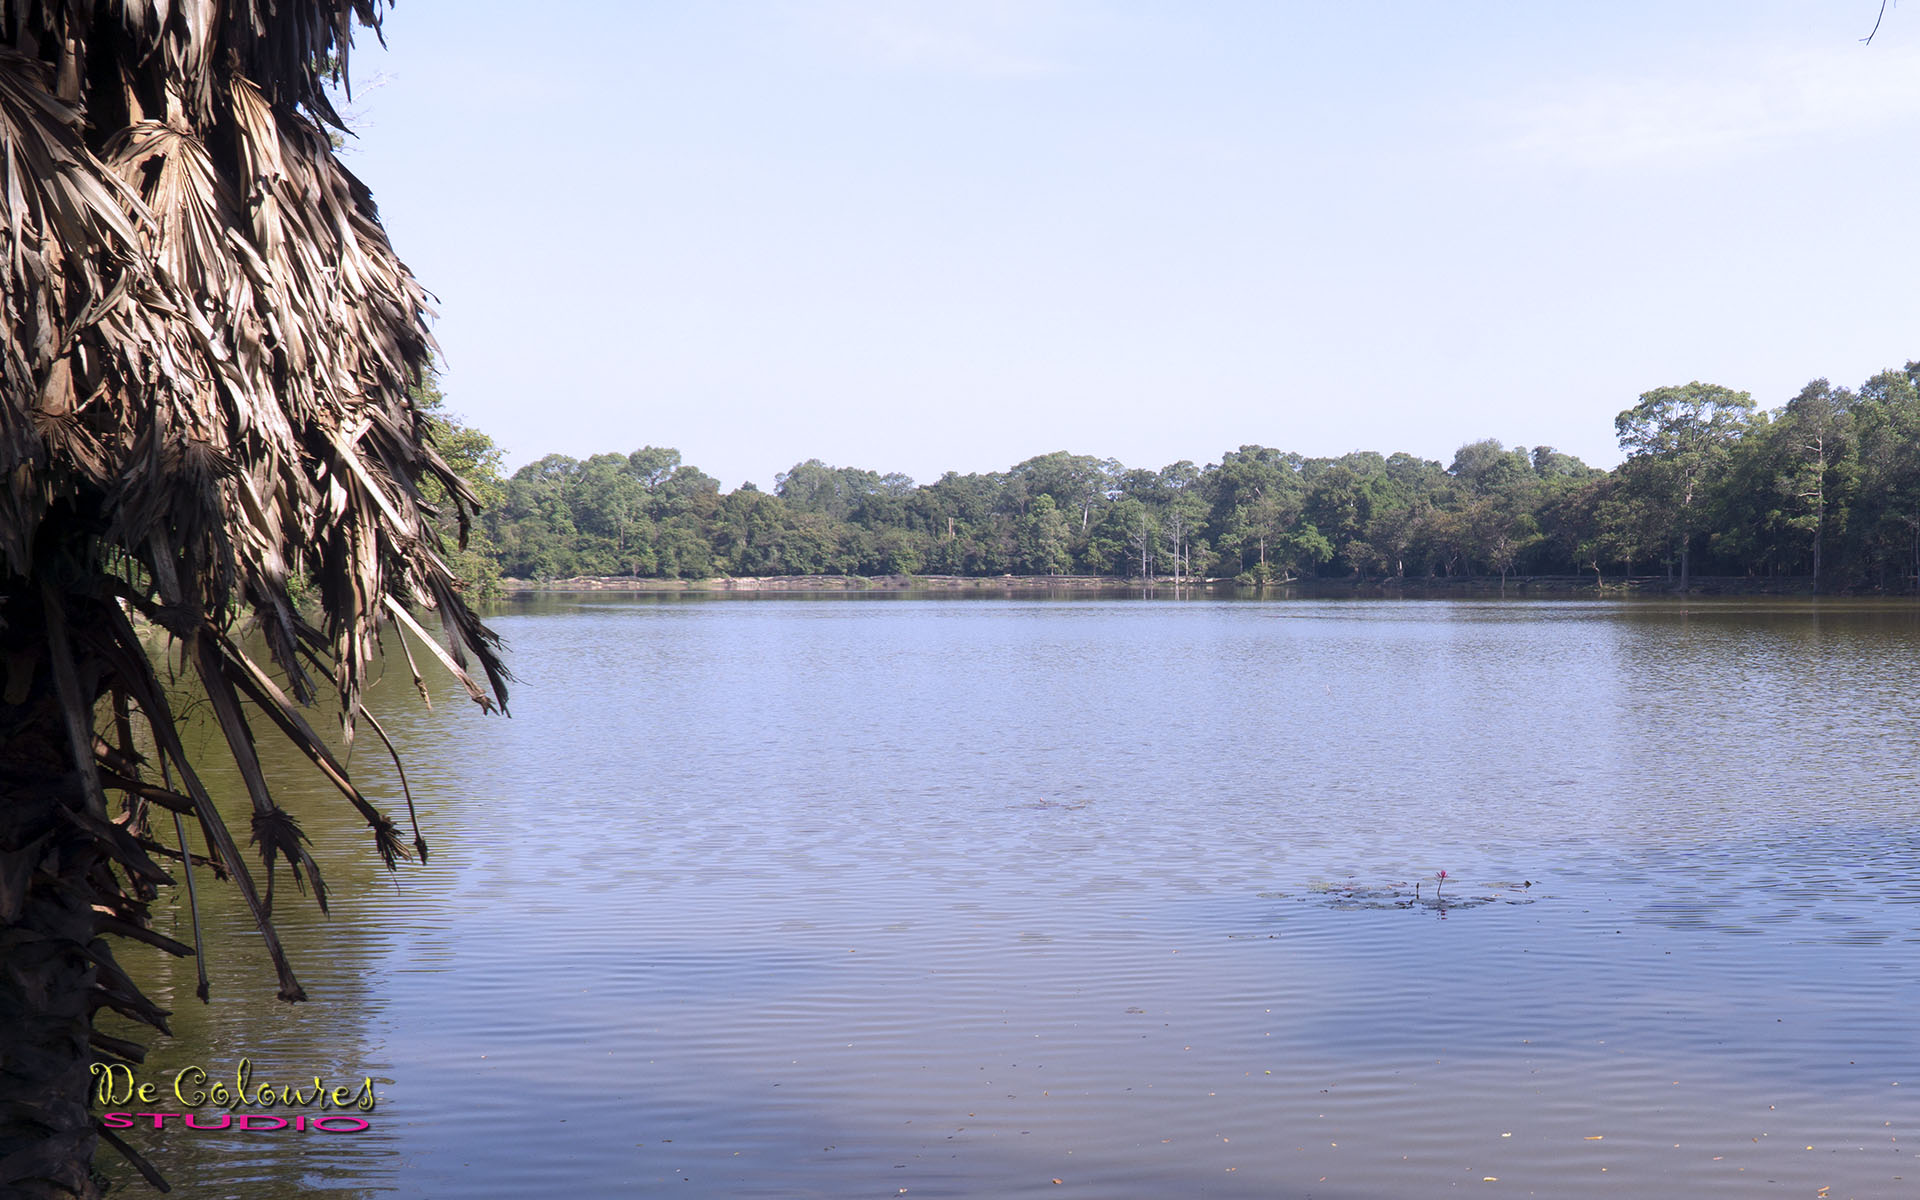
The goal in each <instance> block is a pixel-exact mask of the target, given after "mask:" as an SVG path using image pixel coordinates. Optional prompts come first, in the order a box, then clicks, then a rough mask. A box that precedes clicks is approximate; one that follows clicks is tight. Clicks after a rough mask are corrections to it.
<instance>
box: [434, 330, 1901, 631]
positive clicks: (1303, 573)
mask: <svg viewBox="0 0 1920 1200" xmlns="http://www.w3.org/2000/svg"><path fill="white" fill-rule="evenodd" d="M442 404H443V402H442V399H441V397H440V396H439V395H438V393H437V392H431V391H430V390H429V393H428V394H427V395H425V396H423V397H422V399H421V407H422V408H423V409H425V410H427V411H429V412H431V413H433V414H434V418H433V419H434V421H435V440H436V442H437V443H438V444H439V445H440V448H441V450H442V452H443V453H444V454H445V455H446V456H447V458H448V460H449V461H450V462H452V463H453V464H454V466H455V467H456V469H458V470H460V471H461V472H462V474H464V475H465V476H466V477H467V478H469V479H470V480H472V481H473V482H474V484H475V490H476V492H477V493H478V495H479V498H480V500H481V503H482V505H483V510H482V513H481V515H480V517H479V519H478V520H477V521H476V522H475V523H474V525H473V527H472V529H471V531H470V532H471V540H470V541H469V543H468V545H467V546H466V548H465V549H463V550H460V551H458V552H456V553H454V554H452V555H450V558H451V559H452V561H453V562H454V564H455V566H456V568H457V569H458V570H459V571H460V573H461V575H462V577H463V578H465V579H467V580H468V581H469V583H470V586H471V589H472V592H471V594H477V595H481V596H485V595H491V594H493V593H495V592H498V591H501V590H506V589H508V588H512V589H514V590H522V589H525V588H527V587H529V586H535V585H537V586H540V587H546V588H555V589H562V588H568V587H571V588H572V589H574V590H595V591H598V590H609V589H613V588H619V589H621V590H643V591H673V590H732V591H740V590H828V589H838V590H859V591H871V590H875V589H886V590H902V589H905V588H908V587H910V586H911V587H913V588H918V589H931V590H958V589H963V588H983V587H984V588H994V587H998V588H1020V589H1025V588H1028V587H1044V588H1050V589H1055V590H1062V589H1069V590H1079V589H1085V588H1090V587H1116V586H1118V587H1141V586H1153V587H1163V586H1172V587H1180V588H1185V587H1194V586H1197V587H1201V588H1215V589H1224V588H1228V587H1239V588H1269V587H1286V588H1290V589H1293V591H1294V592H1295V593H1296V594H1314V595H1349V594H1357V593H1367V592H1368V591H1369V590H1371V591H1372V592H1373V593H1376V594H1386V593H1397V594H1421V593H1423V592H1431V593H1434V594H1449V595H1454V594H1463V593H1466V594H1478V593H1480V592H1483V591H1491V592H1493V593H1496V594H1497V593H1499V592H1500V591H1502V590H1503V589H1504V590H1505V591H1506V592H1507V593H1508V594H1515V593H1519V594H1525V593H1529V592H1532V593H1549V592H1551V593H1578V592H1581V591H1585V592H1587V593H1589V594H1592V593H1595V592H1600V593H1606V592H1613V593H1619V592H1649V593H1652V592H1666V591H1675V592H1680V593H1702V592H1717V593H1721V594H1771V595H1781V594H1795V593H1806V594H1821V595H1911V594H1914V593H1915V592H1916V590H1917V589H1916V583H1917V582H1920V362H1910V363H1908V364H1907V365H1906V366H1905V367H1904V368H1901V369H1899V370H1887V371H1882V372H1880V373H1879V374H1877V375H1875V376H1873V377H1872V378H1871V379H1868V380H1866V381H1865V382H1864V383H1862V384H1860V385H1859V386H1858V387H1857V388H1849V387H1840V386H1835V385H1833V384H1831V383H1829V382H1828V381H1827V380H1825V379H1816V380H1814V381H1813V382H1811V383H1809V384H1807V385H1806V387H1804V388H1802V389H1801V390H1800V392H1799V394H1797V395H1795V396H1794V397H1792V398H1791V399H1790V400H1788V401H1786V402H1785V403H1784V404H1783V405H1781V406H1780V407H1779V408H1778V409H1775V410H1771V411H1768V410H1760V409H1758V408H1757V407H1756V405H1755V403H1754V400H1753V398H1752V397H1751V396H1750V395H1749V394H1747V393H1745V392H1736V391H1733V390H1731V389H1729V388H1725V387H1721V386H1719V385H1717V384H1710V383H1700V382H1697V381H1696V382H1693V383H1688V384H1683V385H1676V386H1672V387H1663V388H1657V389H1655V390H1653V391H1650V392H1647V393H1644V394H1643V395H1641V396H1640V398H1639V400H1638V401H1637V402H1636V403H1635V404H1634V405H1633V406H1632V407H1630V408H1628V409H1625V410H1623V411H1622V412H1621V413H1620V414H1619V416H1618V417H1617V418H1615V421H1614V432H1615V436H1616V437H1617V439H1618V441H1619V444H1620V448H1621V449H1622V450H1623V451H1625V452H1626V455H1627V457H1626V460H1625V461H1624V462H1622V463H1621V464H1620V465H1619V466H1618V467H1615V468H1614V469H1612V470H1610V471H1608V470H1601V469H1599V468H1596V467H1591V466H1588V465H1587V464H1586V463H1584V462H1582V461H1581V460H1580V459H1578V458H1576V457H1574V456H1573V455H1569V454H1565V453H1562V452H1560V451H1558V450H1555V449H1554V448H1553V447H1551V446H1533V447H1527V446H1507V445H1504V444H1502V443H1501V442H1500V441H1498V440H1496V439H1492V438H1487V439H1483V440H1481V441H1477V442H1469V443H1467V444H1466V445H1463V446H1461V447H1460V448H1459V450H1458V451H1457V452H1456V453H1455V454H1454V456H1453V460H1452V462H1450V463H1447V464H1445V465H1443V464H1442V463H1440V462H1438V461H1436V460H1430V459H1423V458H1419V457H1417V456H1415V455H1411V454H1405V453H1395V454H1381V453H1377V452H1374V451H1356V452H1353V453H1350V454H1344V455H1340V456H1338V457H1333V458H1310V457H1307V456H1304V455H1300V454H1295V453H1291V452H1288V451H1283V450H1277V449H1274V448H1271V447H1267V446H1258V445H1244V446H1241V447H1240V448H1239V449H1237V450H1231V451H1228V452H1227V453H1225V454H1223V455H1222V456H1221V457H1220V459H1219V461H1217V462H1213V463H1208V464H1205V465H1200V466H1196V465H1195V464H1194V463H1192V462H1190V461H1187V460H1181V461H1180V462H1176V463H1172V464H1170V465H1168V466H1165V467H1162V468H1160V469H1159V470H1147V469H1143V468H1132V467H1127V466H1125V465H1124V464H1122V463H1120V462H1118V461H1116V460H1114V459H1111V458H1096V457H1093V456H1091V455H1082V454H1071V453H1068V452H1065V451H1059V452H1055V453H1052V454H1043V455H1039V456H1037V457H1034V458H1030V459H1027V460H1026V461H1024V462H1021V463H1018V464H1015V465H1014V466H1012V467H1010V468H1008V469H1007V470H1005V471H995V472H988V473H984V474H966V475H963V474H960V473H958V472H953V471H949V472H947V473H946V474H944V475H942V476H941V477H940V478H939V479H938V480H936V481H934V482H932V483H926V484H921V483H916V482H915V481H914V480H913V479H911V478H909V477H907V476H905V475H902V474H898V473H894V474H881V473H879V472H876V471H869V470H864V469H859V468H853V467H835V466H829V465H828V464H826V463H824V462H822V461H821V460H819V459H808V460H807V461H805V462H801V463H797V464H795V465H794V466H793V467H792V468H791V469H789V470H787V471H784V472H782V473H781V474H780V475H779V476H778V477H777V480H776V484H775V487H774V488H773V490H772V491H770V492H769V491H762V490H760V489H759V488H758V487H756V486H755V485H754V484H751V483H743V484H741V485H740V486H739V487H738V488H735V489H734V490H733V491H731V492H723V491H722V490H721V485H720V482H719V481H718V480H717V479H715V478H713V477H712V476H710V475H708V474H706V473H705V472H703V471H701V470H700V469H699V468H698V467H695V466H692V465H690V464H687V463H685V462H683V461H682V460H681V456H680V452H679V451H677V450H673V449H669V448H662V447H656V446H646V447H643V448H641V449H639V450H636V451H633V452H632V453H630V454H619V453H607V454H595V455H592V456H590V457H588V458H586V459H575V458H570V457H567V456H566V455H560V454H551V455H548V456H547V457H545V458H542V459H540V460H538V461H537V462H532V463H529V464H527V465H526V466H524V467H521V468H520V469H519V470H518V471H515V472H514V473H513V474H512V475H511V476H510V477H508V476H503V475H502V474H501V473H500V461H501V452H500V451H499V449H498V448H497V447H495V446H494V444H493V442H492V441H491V439H489V438H488V437H487V436H486V435H485V434H483V433H481V432H479V431H478V430H475V429H472V428H470V427H467V426H463V425H461V424H459V423H458V422H456V421H453V420H452V419H450V418H448V417H447V416H445V415H444V413H443V412H442V411H441V408H442ZM428 499H429V501H432V500H434V499H435V497H431V496H430V497H428ZM441 531H442V534H443V536H444V537H445V540H447V541H448V542H449V543H450V544H451V543H452V542H453V541H454V540H455V537H454V535H455V533H456V532H457V531H456V530H455V529H454V528H453V527H452V525H451V522H448V523H445V524H443V525H442V527H441ZM508 580H513V581H517V582H513V583H508V582H506V581H508ZM616 580H618V581H630V582H620V583H615V582H613V581H616ZM901 580H915V581H922V582H916V583H913V584H907V583H902V582H899V581H901ZM1015 581H1018V582H1015ZM1142 581H1151V583H1143V582H1142Z"/></svg>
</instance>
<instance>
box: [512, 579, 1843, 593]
mask: <svg viewBox="0 0 1920 1200" xmlns="http://www.w3.org/2000/svg"><path fill="white" fill-rule="evenodd" d="M500 588H501V590H502V591H503V592H506V593H526V592H1043V593H1044V592H1095V591H1105V592H1115V591H1125V592H1137V591H1142V590H1152V591H1156V592H1160V591H1168V592H1171V591H1175V590H1179V591H1204V592H1218V593H1223V594H1224V593H1244V594H1247V595H1261V594H1265V595H1269V596H1323V597H1336V596H1457V595H1473V596H1499V595H1502V594H1505V595H1509V596H1526V595H1534V596H1539V595H1559V596H1569V595H1580V594H1582V593H1584V594H1586V595H1600V596H1618V595H1623V594H1633V595H1668V594H1674V595H1677V594H1678V593H1679V583H1678V581H1677V580H1671V579H1668V578H1667V577H1666V576H1665V575H1642V576H1633V577H1631V578H1620V577H1617V576H1616V577H1614V578H1610V579H1606V580H1604V581H1603V582H1602V584H1601V586H1600V587H1599V588H1598V589H1596V588H1595V585H1594V578H1593V576H1591V575H1529V576H1519V575H1513V576H1509V577H1508V578H1507V579H1506V581H1505V583H1504V584H1503V583H1502V582H1501V580H1500V577H1499V576H1497V575H1493V576H1461V577H1454V578H1444V577H1443V578H1421V579H1394V578H1387V579H1298V580H1295V581H1293V582H1292V583H1284V584H1283V583H1270V584H1268V585H1266V587H1265V588H1257V587H1252V586H1248V585H1244V584H1238V583H1235V582H1234V581H1233V580H1232V579H1230V578H1215V579H1198V580H1195V579H1183V580H1181V581H1180V582H1179V583H1178V584H1176V583H1175V582H1174V580H1173V579H1172V578H1171V577H1161V578H1156V579H1151V580H1142V579H1116V578H1113V577H1112V576H1107V575H986V576H974V575H874V576H866V575H757V576H751V575H750V576H718V577H715V578H712V579H648V578H640V577H636V576H589V575H583V576H575V577H573V578H569V579H548V580H534V579H511V578H509V579H502V580H501V581H500ZM1692 594H1693V595H1695V596H1811V595H1813V594H1814V592H1813V583H1812V581H1811V580H1810V579H1807V578H1804V577H1784V576H1783V577H1779V578H1774V579H1754V578H1747V577H1745V576H1695V577H1694V580H1693V592H1692Z"/></svg>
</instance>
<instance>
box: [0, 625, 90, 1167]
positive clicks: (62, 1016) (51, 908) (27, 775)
mask: <svg viewBox="0 0 1920 1200" xmlns="http://www.w3.org/2000/svg"><path fill="white" fill-rule="evenodd" d="M14 607H15V608H16V609H17V608H18V607H19V606H14ZM7 615H8V616H9V617H11V616H13V613H12V612H9V613H8V614H7ZM29 624H31V622H29ZM30 637H31V633H30V631H29V630H27V629H22V628H21V627H20V626H19V625H12V624H9V626H8V627H7V628H6V630H5V633H4V634H0V652H3V653H5V667H6V676H5V682H6V696H5V698H4V699H0V744H4V745H5V746H6V753H5V755H4V756H3V757H0V963H5V964H6V970H5V971H0V1195H6V1196H19V1197H23V1198H28V1200H52V1198H58V1200H71V1198H73V1197H89V1198H91V1197H95V1196H98V1195H99V1191H98V1189H97V1188H95V1186H94V1184H93V1181H92V1178H91V1177H90V1175H89V1170H88V1163H89V1162H90V1160H91V1159H92V1157H93V1151H94V1143H95V1133H94V1124H93V1117H92V1115H91V1114H90V1113H89V1112H88V1110H87V1095H88V1092H89V1090H90V1087H91V1076H90V1074H89V1071H88V1067H89V1065H90V1062H91V1059H92V1054H91V1051H90V1049H89V1045H88V1039H89V1034H90V1031H91V1028H92V1008H93V998H94V995H95V988H94V984H95V982H96V978H97V976H98V973H99V969H98V967H97V966H96V965H95V963H94V962H93V961H91V960H90V959H89V957H88V956H89V954H90V953H91V954H95V955H99V954H103V953H104V951H105V947H104V944H103V943H101V942H100V941H99V940H98V939H97V933H98V925H97V918H96V917H95V914H94V909H93V903H92V901H93V887H92V886H91V884H90V882H89V880H90V877H91V876H92V875H93V874H94V872H95V871H96V870H104V865H103V864H102V863H101V861H100V852H99V850H98V849H97V848H96V846H95V844H94V842H93V839H92V838H91V837H89V836H88V835H87V834H86V832H85V831H84V830H83V829H82V828H81V827H80V825H79V824H78V823H76V821H75V820H74V819H73V817H74V816H75V815H78V814H80V813H82V812H83V811H84V809H85V797H84V794H83V792H82V791H81V784H80V782H79V780H78V779H77V778H76V777H75V773H74V770H73V758H72V751H71V746H70V742H69V739H68V736H67V732H66V728H65V725H64V724H63V719H62V715H61V708H60V705H59V703H58V702H57V699H56V697H55V696H54V689H53V687H52V686H51V684H50V682H49V681H48V680H47V675H48V670H47V664H46V661H45V658H44V656H40V655H36V654H35V653H34V648H33V647H32V645H31V643H30V640H29V639H30ZM23 643H25V644H23ZM42 644H43V645H44V642H43V643H42ZM36 658H38V659H39V661H37V662H36V661H35V659H36ZM36 668H37V669H36ZM22 693H24V694H22Z"/></svg>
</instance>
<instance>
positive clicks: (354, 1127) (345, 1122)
mask: <svg viewBox="0 0 1920 1200" xmlns="http://www.w3.org/2000/svg"><path fill="white" fill-rule="evenodd" d="M367 1124H368V1122H367V1120H366V1119H365V1118H364V1117H315V1118H314V1119H313V1120H311V1121H308V1122H307V1125H308V1127H309V1128H312V1129H318V1130H319V1131H320V1132H321V1133H361V1132H363V1131H365V1129H366V1128H367Z"/></svg>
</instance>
